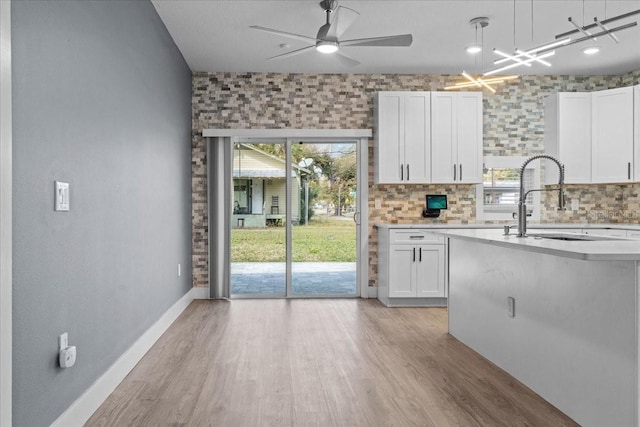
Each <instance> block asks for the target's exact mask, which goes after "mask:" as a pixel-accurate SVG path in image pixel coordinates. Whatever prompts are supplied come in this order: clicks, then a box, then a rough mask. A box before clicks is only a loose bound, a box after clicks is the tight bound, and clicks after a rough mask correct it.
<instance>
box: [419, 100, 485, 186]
mask: <svg viewBox="0 0 640 427" xmlns="http://www.w3.org/2000/svg"><path fill="white" fill-rule="evenodd" d="M431 155H432V158H431V182H434V183H458V184H461V183H469V184H475V183H481V182H482V92H432V93H431Z"/></svg>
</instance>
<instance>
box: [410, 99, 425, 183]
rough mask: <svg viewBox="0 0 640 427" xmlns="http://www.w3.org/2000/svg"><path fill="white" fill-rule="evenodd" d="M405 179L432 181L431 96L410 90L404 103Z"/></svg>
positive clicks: (412, 181)
mask: <svg viewBox="0 0 640 427" xmlns="http://www.w3.org/2000/svg"><path fill="white" fill-rule="evenodd" d="M404 165H405V166H404V168H405V171H404V180H405V182H408V183H413V184H425V183H428V182H430V181H431V96H430V94H429V92H408V93H407V96H406V98H405V104H404Z"/></svg>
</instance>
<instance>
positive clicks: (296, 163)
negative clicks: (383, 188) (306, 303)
mask: <svg viewBox="0 0 640 427" xmlns="http://www.w3.org/2000/svg"><path fill="white" fill-rule="evenodd" d="M233 147H234V148H233V168H232V175H233V179H232V181H233V191H232V194H233V201H232V213H231V224H230V236H231V238H230V240H231V244H230V252H231V255H230V261H231V268H230V272H231V283H230V294H231V296H232V297H234V298H247V297H251V298H254V297H267V298H269V297H270V298H274V297H323V296H326V297H330V296H359V295H360V294H359V287H358V285H357V268H356V265H357V254H358V250H357V243H358V238H357V233H358V225H357V224H356V220H357V219H358V197H357V195H358V170H359V168H358V155H357V153H358V144H357V143H356V142H354V141H347V142H338V141H336V142H333V141H331V142H327V141H300V140H280V141H273V140H271V141H260V140H245V141H236V142H234V146H233Z"/></svg>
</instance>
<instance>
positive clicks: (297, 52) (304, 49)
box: [267, 45, 315, 60]
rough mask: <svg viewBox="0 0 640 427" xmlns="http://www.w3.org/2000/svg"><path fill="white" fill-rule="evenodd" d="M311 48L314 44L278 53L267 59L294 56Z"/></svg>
mask: <svg viewBox="0 0 640 427" xmlns="http://www.w3.org/2000/svg"><path fill="white" fill-rule="evenodd" d="M313 48H315V45H314V46H307V47H303V48H302V49H297V50H292V51H291V52H287V53H283V54H280V55H276V56H272V57H271V58H267V60H269V59H282V58H288V57H290V56H296V55H299V54H301V53H304V52H305V51H307V50H309V49H313Z"/></svg>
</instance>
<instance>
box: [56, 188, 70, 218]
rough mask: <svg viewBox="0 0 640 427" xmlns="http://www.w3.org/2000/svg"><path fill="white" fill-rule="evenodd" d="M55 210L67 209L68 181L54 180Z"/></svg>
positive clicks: (63, 210) (62, 210)
mask: <svg viewBox="0 0 640 427" xmlns="http://www.w3.org/2000/svg"><path fill="white" fill-rule="evenodd" d="M55 210H56V211H59V212H66V211H68V210H69V183H68V182H61V181H55Z"/></svg>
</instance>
